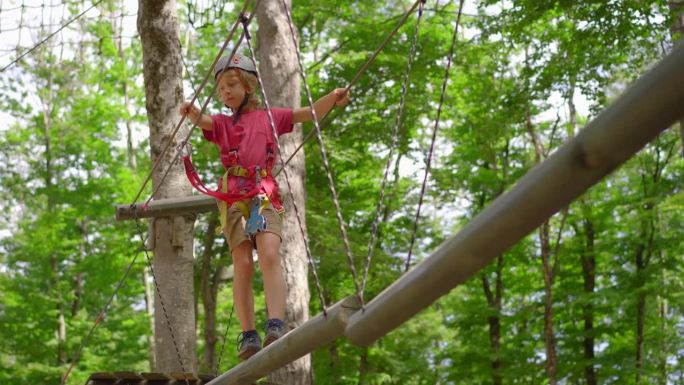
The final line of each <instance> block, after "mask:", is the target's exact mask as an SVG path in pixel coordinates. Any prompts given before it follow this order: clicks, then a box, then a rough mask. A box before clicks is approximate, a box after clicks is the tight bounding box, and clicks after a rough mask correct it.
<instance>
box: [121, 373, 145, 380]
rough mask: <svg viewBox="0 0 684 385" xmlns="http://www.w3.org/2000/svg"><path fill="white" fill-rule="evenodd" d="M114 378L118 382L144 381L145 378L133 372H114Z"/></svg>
mask: <svg viewBox="0 0 684 385" xmlns="http://www.w3.org/2000/svg"><path fill="white" fill-rule="evenodd" d="M114 376H115V377H116V378H118V379H120V380H136V381H137V380H144V379H145V377H143V376H141V375H140V374H138V373H133V372H114Z"/></svg>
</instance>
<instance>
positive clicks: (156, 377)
mask: <svg viewBox="0 0 684 385" xmlns="http://www.w3.org/2000/svg"><path fill="white" fill-rule="evenodd" d="M140 375H141V376H142V377H143V378H144V379H146V380H148V381H169V380H171V379H172V378H171V377H169V376H167V375H166V374H164V373H140Z"/></svg>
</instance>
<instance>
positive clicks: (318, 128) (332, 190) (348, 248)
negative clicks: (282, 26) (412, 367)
mask: <svg viewBox="0 0 684 385" xmlns="http://www.w3.org/2000/svg"><path fill="white" fill-rule="evenodd" d="M282 4H283V10H284V12H285V15H286V16H287V23H288V25H289V27H290V34H291V35H292V43H293V44H294V47H295V51H296V52H297V63H298V64H299V74H300V75H301V77H302V82H303V83H304V89H305V90H306V98H307V100H308V102H309V109H310V110H311V115H312V116H313V123H314V127H315V128H316V139H317V140H318V145H319V147H320V150H321V158H322V159H323V166H324V167H325V172H326V176H327V177H328V187H330V194H331V195H332V200H333V204H334V205H335V213H336V215H337V222H338V225H339V230H340V234H341V235H342V241H343V242H344V249H345V252H346V254H347V262H348V263H349V268H350V269H351V272H352V276H353V278H354V286H355V287H356V295H357V296H358V297H359V299H360V300H361V303H362V304H363V299H362V298H361V291H360V287H359V279H358V276H357V274H356V267H355V266H354V259H353V257H352V252H351V245H350V244H349V237H348V236H347V229H346V228H345V225H344V218H342V210H341V209H340V202H339V200H338V198H337V190H335V183H334V181H333V177H332V172H331V170H330V164H329V163H328V155H327V153H326V151H325V146H324V145H323V137H322V136H321V126H320V124H319V123H318V117H317V116H316V109H315V108H314V101H313V97H312V96H311V89H310V88H309V83H308V82H307V80H306V73H305V70H304V64H302V54H301V52H300V51H299V46H298V44H297V37H296V35H295V30H294V24H293V23H292V15H291V14H290V9H289V8H288V7H287V3H286V2H285V0H282ZM346 90H347V91H349V87H347V88H346Z"/></svg>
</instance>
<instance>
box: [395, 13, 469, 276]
mask: <svg viewBox="0 0 684 385" xmlns="http://www.w3.org/2000/svg"><path fill="white" fill-rule="evenodd" d="M463 3H464V0H461V2H460V4H459V6H458V16H456V25H455V26H454V34H453V35H452V37H451V48H449V57H448V58H447V64H446V68H445V69H444V81H443V82H442V93H441V94H440V96H439V105H438V107H437V117H435V126H434V128H433V129H432V140H431V141H430V151H429V152H428V156H427V161H426V162H425V174H424V175H423V184H422V185H421V188H420V199H419V201H418V208H417V209H416V216H415V218H414V219H413V231H412V233H411V243H410V245H409V251H408V256H407V257H406V265H405V266H404V271H408V269H409V268H410V267H411V254H412V253H413V245H414V244H415V242H416V233H417V232H418V219H419V218H420V209H421V207H422V206H423V199H424V197H425V189H426V187H427V179H428V174H429V173H430V165H431V163H432V155H433V153H434V150H435V140H436V139H437V131H438V129H439V118H440V115H441V113H442V106H443V105H444V95H446V86H447V83H448V82H449V69H451V63H452V61H453V57H454V50H455V49H456V39H457V37H458V25H459V23H460V22H461V14H462V12H463Z"/></svg>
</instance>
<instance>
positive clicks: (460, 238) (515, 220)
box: [345, 44, 684, 346]
mask: <svg viewBox="0 0 684 385" xmlns="http://www.w3.org/2000/svg"><path fill="white" fill-rule="evenodd" d="M682 116H684V44H679V45H678V46H677V47H676V48H675V49H674V51H673V52H672V53H671V54H670V55H668V56H667V57H666V58H664V59H663V60H662V61H661V62H660V63H659V64H658V65H657V66H655V67H654V68H653V69H652V70H651V71H649V72H648V73H647V74H646V75H644V76H642V77H641V78H640V79H639V80H638V81H637V82H636V83H635V84H634V85H633V86H632V87H631V88H630V89H629V90H627V91H626V92H625V93H624V94H623V95H622V96H621V97H620V98H619V99H618V100H617V101H616V102H615V103H614V104H613V105H611V106H610V107H608V108H607V109H606V110H605V111H603V112H602V113H601V114H600V115H599V116H598V117H597V118H596V119H594V120H593V121H592V122H591V123H590V124H589V125H588V126H587V127H586V128H585V129H584V130H582V131H581V132H580V133H579V134H578V135H577V136H576V137H575V138H574V139H572V140H570V141H569V142H568V143H566V144H565V145H563V146H562V147H561V148H560V149H558V151H557V152H556V153H554V154H553V155H551V156H550V157H549V158H548V159H547V160H546V161H544V162H543V163H541V164H540V165H538V166H537V167H535V168H534V169H532V170H530V172H528V173H527V175H525V176H524V177H523V178H522V179H521V180H520V181H519V182H518V183H517V184H516V185H515V186H513V188H511V189H510V190H509V191H508V192H507V193H506V194H504V195H503V196H501V197H499V198H498V199H496V200H495V201H494V202H493V203H492V204H491V205H490V206H489V207H487V208H486V209H485V210H484V211H482V212H481V213H480V214H479V215H478V216H477V217H475V218H474V219H473V220H471V221H470V223H468V224H467V225H466V226H465V227H464V228H463V229H462V230H461V231H460V232H459V233H458V234H456V235H455V236H453V237H452V238H450V239H449V240H447V241H446V242H444V243H443V244H442V246H441V247H440V248H439V249H438V250H437V251H435V252H434V253H433V254H432V255H431V256H430V257H428V258H426V259H425V260H423V261H422V262H421V263H420V264H418V265H417V266H416V267H415V268H414V269H413V270H411V271H409V272H408V273H407V274H405V275H404V276H403V277H401V278H400V279H399V280H397V281H396V282H394V283H393V284H392V285H390V286H389V287H388V288H387V289H385V290H384V291H383V292H382V293H380V294H379V295H378V296H377V297H376V298H374V299H373V300H372V301H371V302H369V303H368V304H367V306H366V307H365V309H364V311H363V312H358V313H356V314H355V315H354V316H352V318H351V320H350V322H349V326H348V327H347V331H346V332H345V335H346V336H347V338H348V339H349V340H350V341H352V342H353V343H355V344H357V345H362V346H367V345H370V344H371V343H373V342H374V341H376V340H377V339H378V338H380V337H382V336H383V335H385V334H387V333H388V332H390V331H391V330H393V329H395V328H396V327H398V326H399V325H401V324H402V323H404V322H406V320H408V319H409V318H411V317H413V316H414V315H415V314H416V313H418V312H419V311H421V310H422V309H424V308H426V307H428V306H430V304H432V303H433V302H434V301H435V300H437V299H438V298H439V297H441V296H443V295H445V294H447V293H448V292H449V291H450V290H451V289H452V288H454V287H455V286H457V285H458V284H460V283H462V282H464V281H465V280H467V279H468V278H470V277H472V276H473V275H474V274H475V273H476V272H477V271H479V270H480V269H482V268H484V267H485V266H486V265H487V264H488V263H489V262H490V261H491V260H493V259H494V258H496V257H497V256H499V255H501V254H502V253H503V252H504V251H506V250H507V249H508V248H510V247H511V246H513V245H514V244H516V243H517V242H518V241H520V240H521V239H522V238H523V237H525V236H526V235H527V234H529V233H530V232H531V231H532V230H534V229H535V228H536V227H538V226H539V225H540V224H542V223H543V222H544V221H545V220H546V219H548V218H549V217H550V216H551V215H553V214H554V213H556V212H558V211H559V210H560V209H562V208H563V207H566V206H567V205H569V204H570V203H571V202H572V201H573V200H574V199H576V198H577V197H579V196H580V195H581V194H582V193H584V191H586V190H587V189H588V188H589V187H591V186H592V185H594V184H595V183H597V182H598V181H600V180H601V179H602V178H603V177H604V176H606V175H607V174H608V173H610V172H611V171H613V170H614V169H615V168H616V167H617V166H619V165H620V164H622V163H624V162H625V161H627V160H628V159H629V158H630V157H631V156H632V155H634V154H635V153H636V152H637V151H639V150H640V149H641V148H642V147H643V146H645V145H646V144H647V143H648V142H650V141H651V140H653V139H654V138H655V137H656V136H657V135H658V134H659V133H660V132H662V131H663V130H665V129H667V128H668V127H670V126H671V125H672V124H673V123H674V122H676V121H677V120H678V119H679V118H681V117H682Z"/></svg>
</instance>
